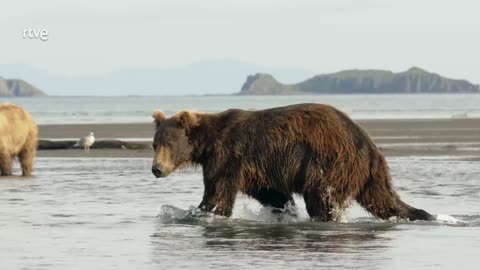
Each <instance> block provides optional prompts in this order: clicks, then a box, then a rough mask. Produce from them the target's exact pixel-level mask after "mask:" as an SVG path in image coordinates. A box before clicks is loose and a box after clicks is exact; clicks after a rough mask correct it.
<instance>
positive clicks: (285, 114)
mask: <svg viewBox="0 0 480 270" xmlns="http://www.w3.org/2000/svg"><path fill="white" fill-rule="evenodd" d="M153 116H154V118H155V123H156V126H157V130H156V134H155V138H154V148H155V151H156V158H155V160H154V162H153V168H152V171H153V173H154V174H155V175H156V176H157V177H165V176H166V175H168V174H169V173H170V172H171V171H174V170H175V169H176V168H177V167H179V166H182V165H184V164H186V163H187V164H188V163H192V164H197V165H200V166H201V167H202V169H203V177H204V180H203V181H204V186H205V191H204V195H203V200H202V202H201V203H200V205H199V207H200V208H202V209H204V210H206V211H212V212H214V213H216V214H219V215H224V216H230V215H231V213H232V209H233V206H234V203H235V197H236V195H237V193H238V192H239V191H241V192H244V193H245V194H247V195H249V196H251V197H252V198H254V199H256V200H258V201H259V202H260V203H261V204H263V205H265V206H272V207H276V208H284V207H285V206H286V204H287V203H288V202H293V199H292V194H295V193H297V194H301V195H303V198H304V200H305V204H306V208H307V212H308V214H309V215H310V217H312V218H313V219H317V220H321V221H331V220H335V219H336V217H337V216H336V214H337V213H339V212H342V210H343V209H344V208H346V207H347V206H348V205H349V203H350V202H351V200H356V201H357V202H358V203H359V204H360V205H362V206H363V207H364V208H365V209H366V210H367V211H368V212H370V213H371V214H372V215H373V216H375V217H377V218H381V219H388V218H390V217H393V216H396V217H398V218H405V219H409V220H417V219H421V220H431V219H433V217H432V216H431V215H430V214H429V213H427V212H426V211H424V210H420V209H416V208H413V207H411V206H409V205H408V204H406V203H404V202H403V201H401V200H400V198H399V196H398V194H397V193H396V192H395V191H394V189H393V186H392V182H391V177H390V173H389V170H388V167H387V163H386V161H385V158H384V157H383V155H382V154H381V153H380V151H379V150H378V148H377V147H376V145H375V144H374V143H373V141H372V140H371V139H370V137H369V136H368V135H367V134H366V132H365V131H364V130H362V128H360V127H359V126H358V125H357V124H356V123H354V122H353V121H352V120H351V119H350V118H349V117H347V116H346V115H345V114H344V113H342V112H340V111H338V110H337V109H335V108H333V107H331V106H328V105H321V104H298V105H292V106H287V107H279V108H273V109H267V110H261V111H244V110H237V109H232V110H228V111H224V112H221V113H217V114H204V113H195V112H189V111H182V112H180V113H178V114H176V115H175V116H173V117H171V118H165V116H164V115H163V114H162V113H160V112H156V113H154V115H153ZM160 152H161V156H162V157H160V154H159V153H160ZM166 153H168V155H167V154H166ZM166 156H168V157H166ZM165 157H166V158H165ZM164 160H167V161H168V162H167V163H168V164H166V165H165V164H164V163H165V162H164ZM157 168H160V169H157ZM155 170H157V171H155ZM162 170H163V171H162Z"/></svg>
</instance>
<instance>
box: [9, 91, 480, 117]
mask: <svg viewBox="0 0 480 270" xmlns="http://www.w3.org/2000/svg"><path fill="white" fill-rule="evenodd" d="M1 102H11V103H15V104H18V105H21V106H22V107H24V108H26V109H27V110H28V111H30V112H31V113H32V115H33V116H34V118H35V120H36V121H37V122H38V123H41V124H45V123H53V124H62V123H113V122H115V123H122V122H151V119H150V115H151V114H152V112H153V110H154V109H157V108H160V109H162V110H163V111H164V112H166V113H167V114H168V115H170V114H173V113H175V112H177V111H179V110H183V109H195V110H199V111H209V112H218V111H222V110H225V109H229V108H241V109H263V108H269V107H276V106H283V105H288V104H295V103H304V102H316V103H328V104H332V105H334V106H336V107H338V108H340V109H341V110H343V111H345V112H346V113H348V114H349V115H350V116H351V117H353V118H356V119H391V118H397V119H398V118H404V119H409V118H452V117H461V118H465V117H472V118H474V117H475V118H478V117H480V106H479V104H480V95H475V94H465V95H320V96H319V95H317V96H181V97H179V96H176V97H161V96H154V97H42V98H0V103H1Z"/></svg>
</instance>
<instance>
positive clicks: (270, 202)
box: [248, 188, 295, 214]
mask: <svg viewBox="0 0 480 270" xmlns="http://www.w3.org/2000/svg"><path fill="white" fill-rule="evenodd" d="M248 195H249V196H251V197H252V198H254V199H255V200H257V201H258V202H260V203H261V204H262V205H263V206H266V207H273V208H276V209H274V210H273V211H272V212H273V213H275V214H280V213H283V212H285V211H288V209H286V206H287V204H288V203H289V202H290V204H291V205H294V204H295V203H294V201H293V197H292V196H291V195H287V194H285V193H282V192H279V191H276V190H272V189H267V188H261V189H259V190H258V191H255V192H249V193H248Z"/></svg>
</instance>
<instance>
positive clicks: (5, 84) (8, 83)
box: [0, 77, 46, 97]
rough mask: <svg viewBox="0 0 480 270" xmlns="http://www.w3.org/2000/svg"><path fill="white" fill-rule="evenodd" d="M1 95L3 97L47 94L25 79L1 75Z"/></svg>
mask: <svg viewBox="0 0 480 270" xmlns="http://www.w3.org/2000/svg"><path fill="white" fill-rule="evenodd" d="M0 96H3V97H32V96H46V94H45V93H44V92H43V91H42V90H40V89H38V88H36V87H35V86H33V85H31V84H29V83H28V82H26V81H24V80H17V79H3V78H2V77H0Z"/></svg>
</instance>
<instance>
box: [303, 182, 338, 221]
mask: <svg viewBox="0 0 480 270" xmlns="http://www.w3.org/2000/svg"><path fill="white" fill-rule="evenodd" d="M303 199H304V200H305V206H306V208H307V213H308V215H309V216H310V218H312V219H313V220H318V221H324V222H327V221H332V220H333V214H332V213H333V204H332V203H331V202H330V196H329V195H328V194H327V193H322V192H321V190H320V189H319V188H312V189H310V190H306V191H304V193H303Z"/></svg>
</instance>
